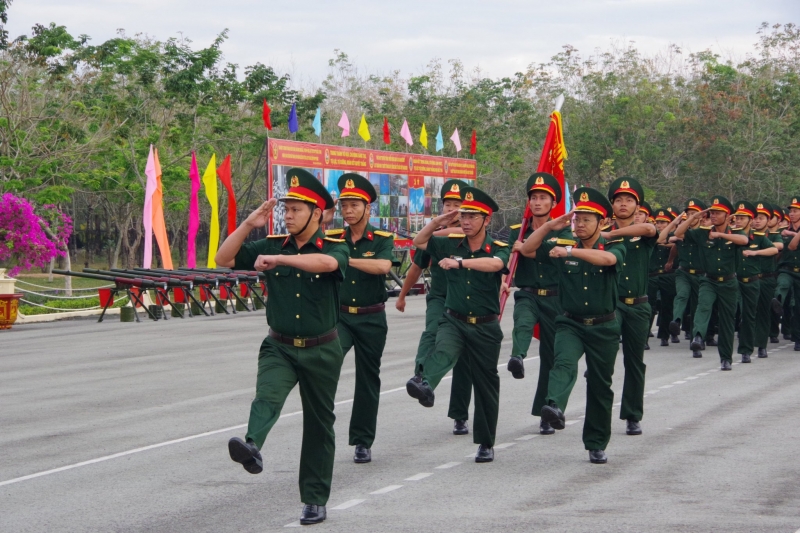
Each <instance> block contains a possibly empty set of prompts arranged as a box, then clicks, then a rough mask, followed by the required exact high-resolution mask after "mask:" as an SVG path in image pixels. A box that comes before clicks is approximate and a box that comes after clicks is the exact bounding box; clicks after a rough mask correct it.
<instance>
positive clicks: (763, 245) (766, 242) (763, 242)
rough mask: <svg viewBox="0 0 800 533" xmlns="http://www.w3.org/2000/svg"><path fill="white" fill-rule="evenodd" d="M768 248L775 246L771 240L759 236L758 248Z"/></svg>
mask: <svg viewBox="0 0 800 533" xmlns="http://www.w3.org/2000/svg"><path fill="white" fill-rule="evenodd" d="M768 248H775V245H774V244H772V241H771V240H769V239H768V238H766V237H761V243H760V245H759V249H760V250H766V249H768Z"/></svg>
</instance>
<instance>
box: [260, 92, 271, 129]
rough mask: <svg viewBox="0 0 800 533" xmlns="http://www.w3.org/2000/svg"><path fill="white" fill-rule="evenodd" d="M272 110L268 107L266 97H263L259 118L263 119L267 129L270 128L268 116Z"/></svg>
mask: <svg viewBox="0 0 800 533" xmlns="http://www.w3.org/2000/svg"><path fill="white" fill-rule="evenodd" d="M271 112H272V109H270V108H269V104H268V103H267V99H266V98H264V109H263V111H261V118H263V119H264V127H265V128H267V129H268V130H271V129H272V121H271V120H270V118H269V114H270V113H271Z"/></svg>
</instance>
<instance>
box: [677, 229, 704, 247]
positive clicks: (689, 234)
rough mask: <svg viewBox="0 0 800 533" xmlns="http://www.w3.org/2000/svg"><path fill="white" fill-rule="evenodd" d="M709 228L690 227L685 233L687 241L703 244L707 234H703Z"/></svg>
mask: <svg viewBox="0 0 800 533" xmlns="http://www.w3.org/2000/svg"><path fill="white" fill-rule="evenodd" d="M706 231H707V230H701V229H690V230H687V231H686V233H685V234H684V236H683V238H684V240H686V242H691V243H694V244H702V242H703V241H704V240H705V235H703V234H704V233H705V232H706Z"/></svg>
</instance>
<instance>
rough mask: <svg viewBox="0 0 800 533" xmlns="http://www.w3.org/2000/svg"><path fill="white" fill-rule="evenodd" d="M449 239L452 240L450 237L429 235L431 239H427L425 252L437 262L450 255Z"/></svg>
mask: <svg viewBox="0 0 800 533" xmlns="http://www.w3.org/2000/svg"><path fill="white" fill-rule="evenodd" d="M451 240H453V238H452V237H437V236H433V237H431V240H429V241H428V248H427V252H428V253H429V254H430V256H431V259H432V260H433V261H435V262H437V263H438V262H439V261H441V260H442V259H444V258H445V257H449V256H450V241H451Z"/></svg>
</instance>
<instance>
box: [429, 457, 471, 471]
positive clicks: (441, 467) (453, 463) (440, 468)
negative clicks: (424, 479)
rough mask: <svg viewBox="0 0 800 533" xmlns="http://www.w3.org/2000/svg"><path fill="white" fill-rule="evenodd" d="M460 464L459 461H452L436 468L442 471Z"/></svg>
mask: <svg viewBox="0 0 800 533" xmlns="http://www.w3.org/2000/svg"><path fill="white" fill-rule="evenodd" d="M470 457H472V456H470ZM460 464H461V462H460V461H453V462H452V463H445V464H443V465H439V466H437V467H436V468H437V469H439V470H444V469H445V468H453V467H454V466H458V465H460Z"/></svg>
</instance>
